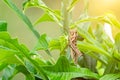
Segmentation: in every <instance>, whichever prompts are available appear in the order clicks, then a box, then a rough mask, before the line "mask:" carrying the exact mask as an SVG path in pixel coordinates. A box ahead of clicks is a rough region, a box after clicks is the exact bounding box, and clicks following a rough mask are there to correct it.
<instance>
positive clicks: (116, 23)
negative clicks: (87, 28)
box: [70, 13, 120, 28]
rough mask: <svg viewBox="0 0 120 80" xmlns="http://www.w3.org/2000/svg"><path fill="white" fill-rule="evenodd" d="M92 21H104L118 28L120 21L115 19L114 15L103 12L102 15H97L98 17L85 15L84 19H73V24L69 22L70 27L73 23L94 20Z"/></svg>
mask: <svg viewBox="0 0 120 80" xmlns="http://www.w3.org/2000/svg"><path fill="white" fill-rule="evenodd" d="M94 21H99V22H101V23H102V22H106V23H109V24H111V25H112V26H115V27H117V28H120V22H119V21H118V20H117V19H116V17H115V16H114V15H112V14H110V13H109V14H105V15H103V16H98V17H87V18H84V19H79V20H77V21H75V22H74V23H73V24H71V26H70V27H74V26H75V25H78V24H80V23H83V22H94Z"/></svg>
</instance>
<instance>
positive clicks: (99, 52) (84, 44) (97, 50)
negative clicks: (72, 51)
mask: <svg viewBox="0 0 120 80" xmlns="http://www.w3.org/2000/svg"><path fill="white" fill-rule="evenodd" d="M78 47H79V48H80V50H81V51H83V52H85V53H86V52H88V51H92V52H95V53H97V54H93V55H94V56H95V55H96V57H97V56H101V57H102V56H103V59H101V57H97V59H98V60H100V61H101V60H102V62H103V63H105V64H107V61H108V60H109V59H112V57H111V55H110V54H109V53H108V52H106V51H105V50H104V49H102V48H100V47H98V46H95V45H93V44H90V43H87V42H79V43H78ZM96 57H95V58H96Z"/></svg>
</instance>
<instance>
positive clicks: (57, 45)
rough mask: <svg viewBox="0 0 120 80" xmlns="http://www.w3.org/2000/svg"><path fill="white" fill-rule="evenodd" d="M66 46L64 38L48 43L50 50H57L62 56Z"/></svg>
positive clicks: (65, 38) (66, 42) (66, 41)
mask: <svg viewBox="0 0 120 80" xmlns="http://www.w3.org/2000/svg"><path fill="white" fill-rule="evenodd" d="M67 46H68V40H67V37H66V36H60V37H59V39H53V40H51V41H50V42H49V48H50V50H55V49H58V50H60V53H61V54H64V51H65V49H66V47H67Z"/></svg>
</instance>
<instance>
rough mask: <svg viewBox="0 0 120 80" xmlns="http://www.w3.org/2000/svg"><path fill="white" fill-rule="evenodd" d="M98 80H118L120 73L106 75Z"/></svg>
mask: <svg viewBox="0 0 120 80" xmlns="http://www.w3.org/2000/svg"><path fill="white" fill-rule="evenodd" d="M100 80H120V73H116V74H106V75H105V76H103V77H101V78H100Z"/></svg>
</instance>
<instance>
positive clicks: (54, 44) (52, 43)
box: [49, 39, 61, 50]
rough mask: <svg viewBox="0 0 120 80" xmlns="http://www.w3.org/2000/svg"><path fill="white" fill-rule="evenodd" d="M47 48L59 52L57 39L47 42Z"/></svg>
mask: <svg viewBox="0 0 120 80" xmlns="http://www.w3.org/2000/svg"><path fill="white" fill-rule="evenodd" d="M49 48H50V50H54V49H58V50H60V48H61V47H60V42H59V39H53V40H51V41H50V42H49Z"/></svg>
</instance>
